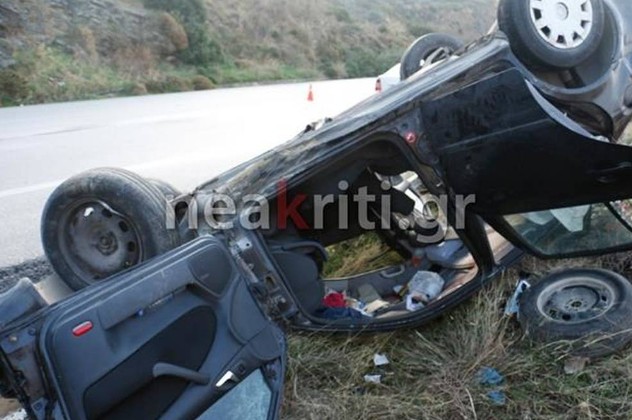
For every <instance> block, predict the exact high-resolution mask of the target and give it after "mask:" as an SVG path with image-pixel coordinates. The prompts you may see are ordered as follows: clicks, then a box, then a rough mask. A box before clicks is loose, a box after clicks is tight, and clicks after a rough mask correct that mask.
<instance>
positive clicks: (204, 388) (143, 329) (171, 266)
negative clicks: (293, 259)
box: [39, 237, 285, 419]
mask: <svg viewBox="0 0 632 420" xmlns="http://www.w3.org/2000/svg"><path fill="white" fill-rule="evenodd" d="M39 348H40V352H41V355H42V364H43V366H44V369H45V371H46V374H47V375H46V376H47V377H48V378H49V382H50V385H51V387H52V388H53V390H54V394H56V395H57V396H58V401H59V403H60V404H59V405H58V406H57V408H56V412H53V414H54V416H55V417H60V418H61V417H64V418H69V419H105V418H107V419H132V418H138V419H141V418H142V419H152V418H166V419H187V418H191V419H192V418H202V419H243V418H259V419H273V418H276V416H277V415H278V410H279V402H280V394H281V389H282V382H283V366H284V352H285V342H284V337H283V334H282V333H281V331H280V330H279V329H278V327H277V326H275V325H274V324H273V323H272V322H271V321H270V320H269V319H268V318H267V317H266V316H265V314H264V313H263V312H262V311H261V309H260V308H259V306H258V304H257V302H256V301H255V299H254V298H253V296H252V295H251V293H250V289H249V284H248V280H247V275H246V273H245V272H242V271H241V269H240V268H239V266H238V264H236V261H235V260H234V258H233V257H232V256H231V254H230V253H229V252H228V250H227V249H226V247H225V246H224V245H223V244H222V243H221V242H220V241H219V240H217V239H215V238H213V237H208V238H204V239H198V240H196V241H194V242H192V243H189V244H188V245H185V246H183V247H182V248H179V249H177V250H175V251H173V252H171V253H170V254H167V255H165V256H163V257H160V258H158V259H156V260H153V261H151V262H149V263H148V264H145V265H143V266H141V267H139V268H137V269H134V270H132V271H128V272H126V273H123V274H121V275H119V276H117V277H116V278H114V279H113V280H111V281H108V282H106V283H104V284H101V285H99V286H97V287H94V288H90V289H88V290H86V291H84V292H80V293H78V294H76V295H74V296H73V297H72V298H70V299H69V300H67V301H65V302H63V303H61V304H60V305H59V306H58V307H56V308H53V309H52V311H51V312H50V313H49V314H47V316H46V320H45V322H44V323H43V325H42V327H41V332H40V336H39ZM49 406H50V405H49Z"/></svg>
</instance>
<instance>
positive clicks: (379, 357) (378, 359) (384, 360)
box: [373, 353, 391, 367]
mask: <svg viewBox="0 0 632 420" xmlns="http://www.w3.org/2000/svg"><path fill="white" fill-rule="evenodd" d="M390 363H391V362H390V361H389V360H388V357H386V355H384V354H379V353H378V354H376V355H375V356H373V364H374V365H375V367H380V366H386V365H388V364H390Z"/></svg>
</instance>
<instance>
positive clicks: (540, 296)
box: [518, 269, 632, 357]
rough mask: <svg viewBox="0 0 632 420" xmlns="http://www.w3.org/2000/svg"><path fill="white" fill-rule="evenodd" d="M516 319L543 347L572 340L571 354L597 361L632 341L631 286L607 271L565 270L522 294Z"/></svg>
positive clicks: (620, 277) (528, 334)
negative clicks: (597, 358) (598, 358)
mask: <svg viewBox="0 0 632 420" xmlns="http://www.w3.org/2000/svg"><path fill="white" fill-rule="evenodd" d="M518 319H519V321H520V324H521V325H522V327H523V329H524V331H525V333H526V335H527V336H528V337H530V338H532V339H535V340H537V341H542V342H547V343H548V342H556V341H571V342H572V343H573V351H572V353H573V354H574V355H577V356H584V357H601V356H606V355H608V354H611V353H614V352H616V351H617V350H620V349H621V348H623V347H624V346H625V345H626V344H628V343H629V342H630V341H631V340H632V285H631V284H630V282H629V281H628V280H627V279H625V278H624V277H622V276H620V275H618V274H616V273H613V272H611V271H606V270H597V269H572V270H564V271H560V272H557V273H554V274H551V275H550V276H548V277H546V278H544V279H542V281H540V282H539V283H538V284H537V285H535V286H534V287H532V288H530V289H529V290H527V291H526V292H525V294H524V295H523V297H522V299H521V301H520V312H519V316H518Z"/></svg>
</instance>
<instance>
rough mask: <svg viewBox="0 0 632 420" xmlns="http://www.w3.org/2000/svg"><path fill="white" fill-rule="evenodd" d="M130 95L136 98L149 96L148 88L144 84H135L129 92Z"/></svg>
mask: <svg viewBox="0 0 632 420" xmlns="http://www.w3.org/2000/svg"><path fill="white" fill-rule="evenodd" d="M129 93H130V94H132V95H134V96H142V95H147V93H148V92H147V86H145V84H144V83H136V84H134V86H132V89H131V90H130V92H129Z"/></svg>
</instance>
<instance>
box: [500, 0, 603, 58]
mask: <svg viewBox="0 0 632 420" xmlns="http://www.w3.org/2000/svg"><path fill="white" fill-rule="evenodd" d="M498 25H499V28H500V30H501V31H503V32H504V33H505V34H506V35H507V37H508V38H509V42H510V43H511V47H512V49H513V51H514V53H515V54H516V56H517V57H518V58H519V59H520V60H521V61H523V62H524V63H525V64H527V65H532V66H535V67H538V68H542V67H545V68H553V69H569V68H573V67H576V66H578V65H579V64H581V63H583V62H585V61H586V60H588V59H589V58H590V57H591V56H592V55H593V54H594V53H595V52H596V51H597V49H598V48H599V44H600V43H601V40H602V38H603V34H604V28H605V25H606V17H605V11H604V5H603V0H500V5H499V8H498Z"/></svg>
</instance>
